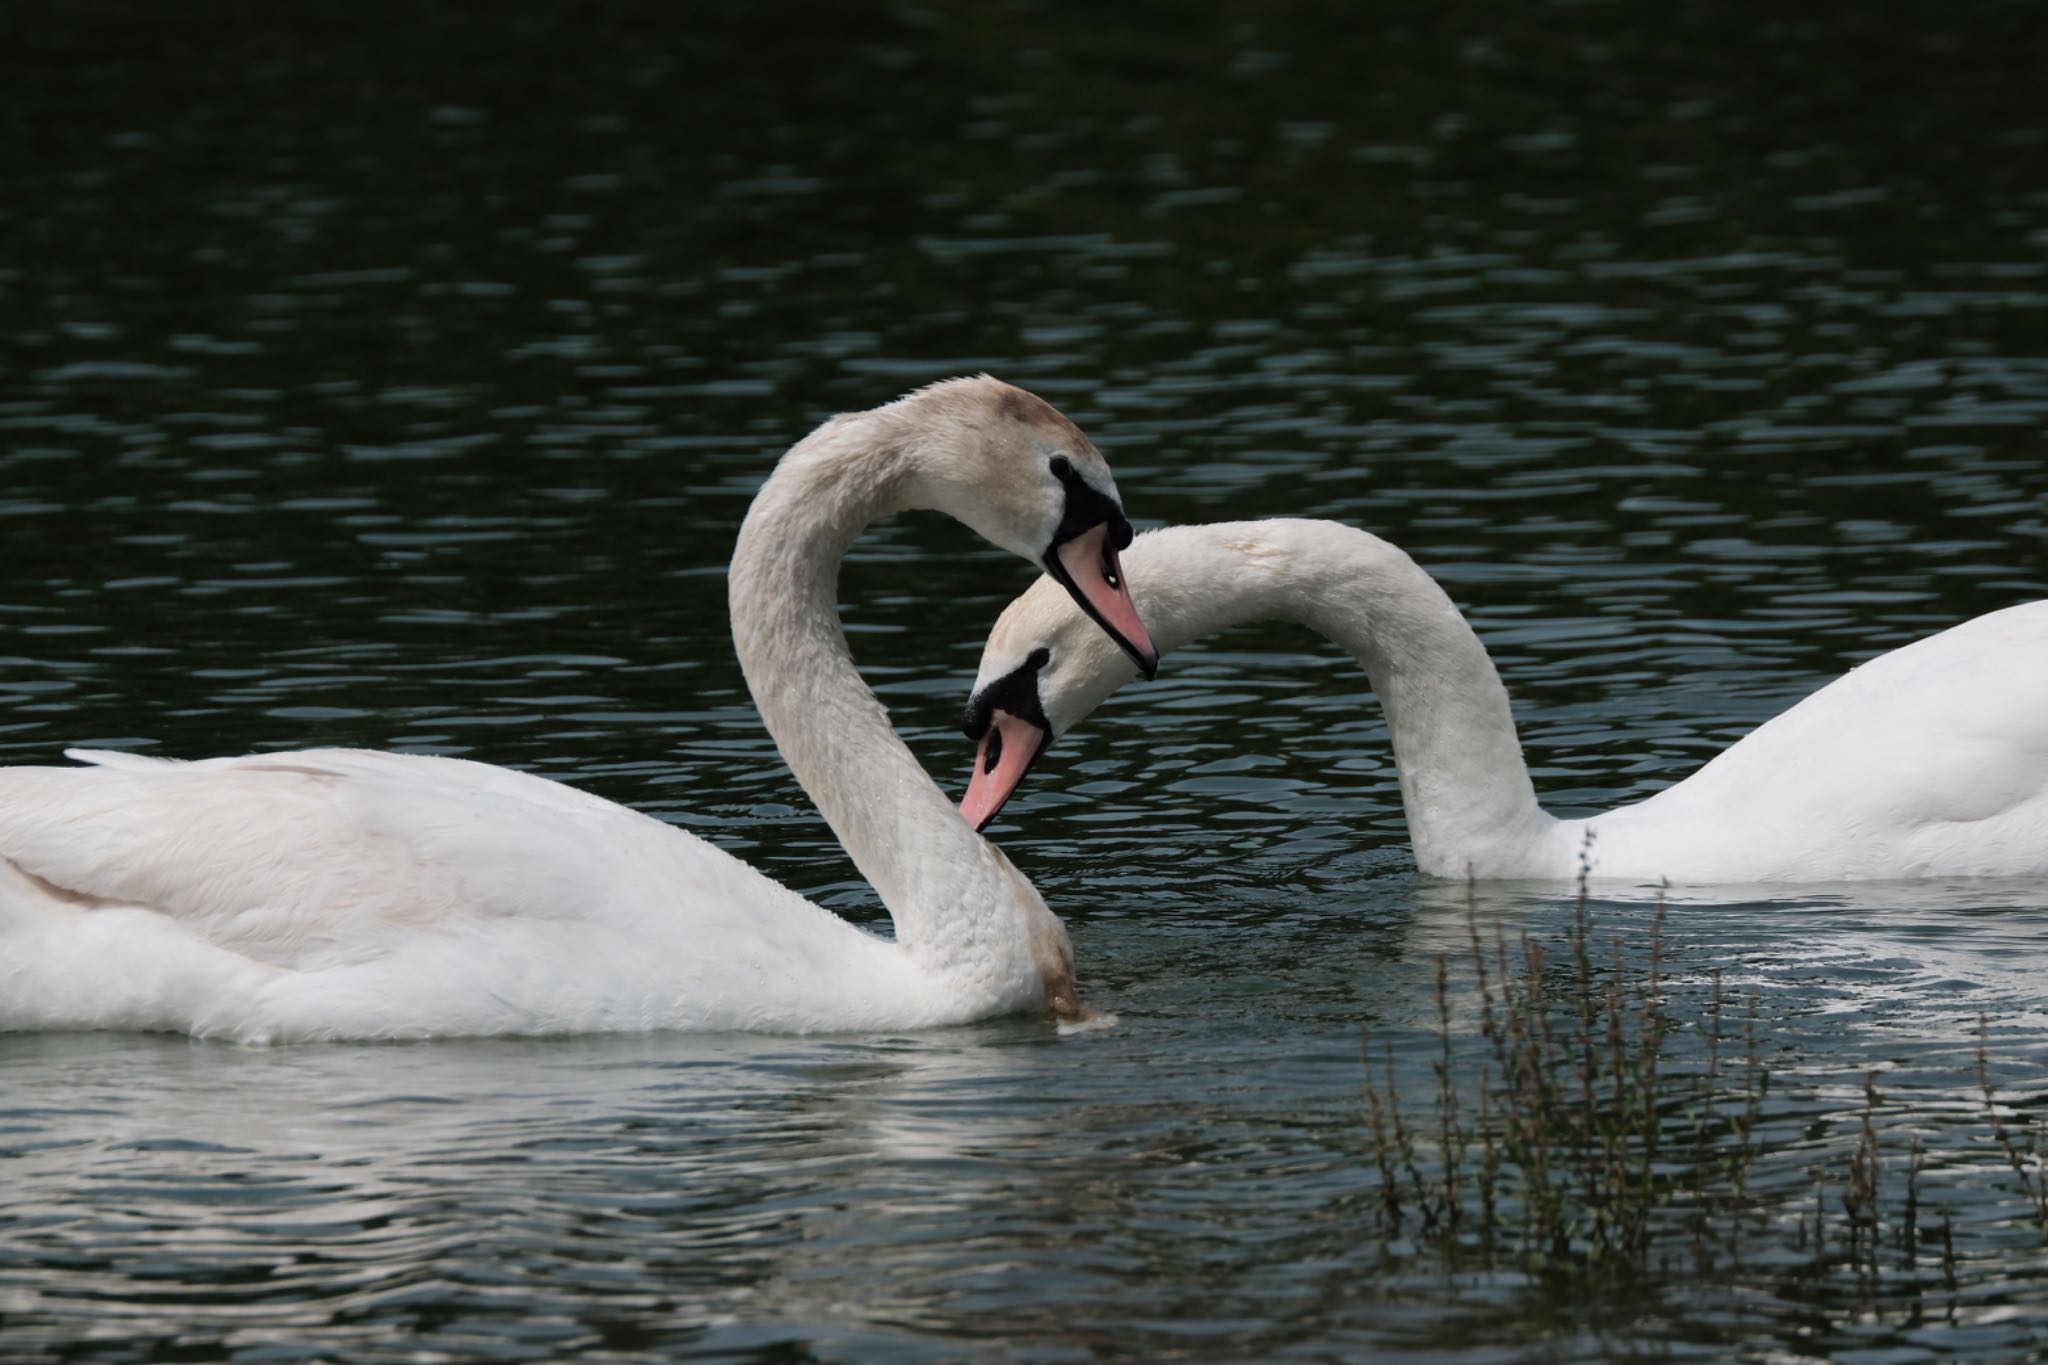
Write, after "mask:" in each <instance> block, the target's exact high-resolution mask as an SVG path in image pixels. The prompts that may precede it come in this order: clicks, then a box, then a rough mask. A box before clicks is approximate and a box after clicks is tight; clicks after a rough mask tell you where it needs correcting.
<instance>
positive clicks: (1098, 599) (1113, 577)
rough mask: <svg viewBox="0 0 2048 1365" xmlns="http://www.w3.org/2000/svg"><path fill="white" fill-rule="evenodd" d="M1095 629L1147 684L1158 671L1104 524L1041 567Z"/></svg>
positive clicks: (1156, 657) (1063, 547)
mask: <svg viewBox="0 0 2048 1365" xmlns="http://www.w3.org/2000/svg"><path fill="white" fill-rule="evenodd" d="M1045 567H1046V568H1047V569H1048V570H1050V571H1051V573H1052V576H1053V577H1054V578H1056V579H1058V580H1059V581H1060V583H1061V585H1062V586H1063V587H1065V588H1066V590H1067V591H1068V592H1070V593H1072V594H1073V595H1074V598H1075V600H1076V601H1078V602H1079V603H1080V604H1081V609H1082V610H1083V611H1085V612H1087V613H1088V615H1089V616H1091V617H1093V618H1094V620H1095V624H1096V625H1098V626H1101V627H1102V628H1103V629H1104V630H1106V631H1108V632H1109V636H1110V638H1111V639H1112V640H1115V641H1116V642H1117V644H1118V645H1119V646H1121V647H1122V649H1123V651H1124V653H1126V654H1128V655H1130V656H1131V662H1132V663H1134V664H1136V665H1137V666H1138V671H1139V672H1141V673H1143V674H1144V675H1145V677H1146V679H1147V680H1148V681H1149V680H1150V679H1151V678H1152V677H1153V675H1154V674H1156V673H1158V671H1159V651H1158V650H1157V649H1155V648H1154V647H1153V645H1152V636H1151V634H1150V632H1148V631H1147V630H1146V629H1145V623H1144V622H1143V621H1141V620H1139V619H1138V608H1137V604H1135V603H1134V602H1132V601H1131V590H1130V588H1129V587H1127V586H1126V585H1125V583H1124V570H1123V565H1122V564H1121V563H1120V562H1119V561H1118V559H1117V557H1116V545H1115V544H1114V543H1113V542H1111V540H1110V538H1109V523H1107V522H1104V523H1102V524H1101V525H1099V526H1093V527H1090V528H1089V529H1088V530H1086V531H1083V532H1082V533H1081V534H1080V535H1078V536H1075V537H1074V538H1073V539H1072V540H1069V541H1067V542H1066V543H1064V544H1062V545H1061V546H1059V548H1057V549H1056V550H1054V551H1053V553H1052V554H1051V555H1050V556H1048V557H1047V560H1046V566H1045Z"/></svg>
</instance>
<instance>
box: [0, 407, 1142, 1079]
mask: <svg viewBox="0 0 2048 1365" xmlns="http://www.w3.org/2000/svg"><path fill="white" fill-rule="evenodd" d="M913 507H928V508H936V509H938V510H940V511H944V512H948V513H950V514H952V515H953V516H955V517H958V518H959V519H960V520H962V521H965V522H966V523H968V524H969V525H970V526H972V527H974V528H975V529H976V530H978V531H980V532H981V533H982V534H983V535H985V536H987V537H988V538H989V539H991V540H993V541H995V542H996V543H997V544H1000V545H1002V546H1004V547H1006V548H1008V549H1011V550H1015V551H1017V552H1018V553H1020V554H1023V555H1025V556H1027V557H1028V558H1030V559H1032V560H1033V561H1034V562H1042V563H1044V564H1045V565H1046V566H1047V567H1048V568H1049V569H1050V570H1052V571H1053V572H1055V573H1056V574H1058V576H1059V577H1060V579H1061V580H1062V581H1063V582H1065V583H1066V584H1067V590H1068V591H1070V592H1072V593H1073V594H1074V596H1075V599H1076V600H1077V601H1078V602H1080V603H1081V604H1082V605H1083V607H1084V608H1085V609H1086V610H1087V611H1088V612H1089V613H1090V614H1091V615H1093V616H1094V617H1096V619H1098V620H1100V621H1101V622H1103V624H1104V626H1105V627H1106V628H1107V629H1109V630H1112V631H1115V632H1116V639H1117V641H1118V643H1119V644H1121V645H1122V646H1123V647H1125V648H1126V649H1129V650H1130V651H1131V653H1132V655H1133V657H1135V658H1137V659H1139V660H1140V661H1141V662H1142V664H1143V665H1144V666H1145V667H1147V668H1150V667H1151V665H1152V663H1153V662H1154V660H1155V659H1156V655H1154V653H1153V652H1152V647H1151V643H1150V641H1149V640H1148V639H1147V638H1146V636H1145V632H1144V627H1143V626H1142V625H1141V624H1140V623H1139V621H1138V617H1137V615H1136V613H1135V611H1134V610H1133V609H1132V607H1131V604H1130V596H1129V594H1128V592H1127V591H1126V590H1125V589H1124V587H1123V585H1122V580H1121V577H1120V575H1119V571H1118V567H1117V562H1116V550H1117V548H1118V547H1119V546H1120V545H1121V544H1124V543H1127V542H1128V540H1129V534H1130V533H1129V525H1128V523H1127V522H1126V521H1125V520H1124V516H1123V511H1122V508H1121V506H1120V504H1119V503H1118V501H1117V494H1116V487H1115V485H1114V484H1113V483H1112V482H1111V480H1110V475H1109V469H1108V467H1107V466H1106V465H1105V464H1104V463H1103V461H1102V457H1101V456H1100V455H1099V454H1097V453H1096V450H1095V448H1094V447H1093V446H1092V445H1091V444H1090V443H1089V441H1088V439H1087V437H1085V436H1083V435H1082V434H1081V432H1080V431H1079V430H1078V429H1076V428H1075V427H1074V425H1073V424H1072V423H1071V422H1069V421H1067V420H1066V418H1064V417H1062V416H1061V415H1060V414H1059V413H1058V412H1056V411H1054V410H1053V408H1052V407H1051V406H1050V405H1048V404H1046V403H1045V402H1043V401H1042V400H1040V399H1038V398H1035V397H1033V396H1032V395H1030V394H1028V393H1025V392H1024V391H1022V390H1021V389H1015V388H1011V387H1010V386H1008V385H1006V384H1001V383H998V382H997V381H995V380H993V379H988V378H981V379H969V380H954V381H951V382H948V383H945V384H938V385H934V386H932V387H931V388H928V389H924V390H921V391H919V392H918V393H915V394H912V395H911V396H909V397H908V398H905V399H903V400H901V401H899V402H896V403H892V404H889V405H888V406H886V407H882V408H877V409H875V410H874V411H871V412H864V413H856V414H850V415H846V416H841V417H838V418H835V419H833V420H832V421H830V422H827V423H826V424H825V425H823V426H822V427H820V428H818V430H816V431H815V432H813V433H812V434H811V435H810V436H808V437H806V438H805V439H804V440H803V441H802V442H800V443H799V444H798V445H797V446H796V447H795V448H794V449H792V450H791V451H790V452H789V453H788V454H787V455H785V456H784V457H783V459H782V461H781V463H780V464H778V465H777V467H776V469H775V472H774V474H773V475H772V476H771V477H770V478H769V479H768V481H767V483H766V484H764V485H763V487H762V489H761V491H760V494H759V495H758V496H757V497H756V498H755V499H754V503H753V506H752V508H751V509H750V510H749V511H748V513H747V519H746V523H745V525H743V526H742V527H741V529H740V535H739V543H738V546H737V547H736V549H735V550H734V553H733V561H732V574H731V600H732V619H733V635H734V641H735V644H736V646H737V649H738V652H739V656H740V662H741V665H742V668H743V669H744V671H745V674H746V678H747V683H748V686H749V687H750V688H751V689H752V690H753V693H754V697H755V700H756V703H757V704H758V705H759V707H760V709H761V713H762V717H763V719H764V720H765V721H766V723H767V726H768V728H769V731H770V732H771V733H772V734H773V735H774V736H775V739H776V743H777V745H778V746H779V747H780V749H781V751H782V754H783V757H784V758H785V759H786V760H787V761H788V763H789V765H790V767H791V769H793V770H794V771H795V773H796V776H797V779H798V780H799V781H800V782H802V783H803V784H804V786H805V789H806V790H807V791H809V792H810V793H811V795H812V796H813V797H814V798H815V799H816V801H817V803H818V807H819V809H820V810H821V811H822V812H823V813H824V816H825V819H826V820H827V821H828V822H829V823H830V824H831V826H832V828H833V830H834V831H835V832H836V833H837V834H838V835H839V836H840V838H841V840H842V841H843V842H844V844H845V845H846V848H847V851H848V852H849V853H850V854H851V855H852V857H853V860H854V862H855V863H856V864H857V865H858V866H859V867H860V869H861V871H862V872H863V873H864V874H866V875H867V877H868V879H869V880H870V881H871V882H873V883H874V885H875V888H876V890H877V891H878V892H879V893H880V895H881V898H882V901H883V903H884V904H885V905H886V906H888V908H889V912H890V914H891V916H892V917H893V918H894V920H895V923H896V930H897V940H896V942H894V943H891V942H889V941H887V940H885V939H881V938H877V937H875V936H874V935H871V934H868V933H866V932H864V931H862V930H860V929H858V928H856V927H855V926H853V925H851V924H848V923H847V922H845V921H844V920H841V919H840V918H838V917H837V916H835V915H833V914H832V913H831V912H830V911H828V910H825V909H823V908H821V907H819V906H817V905H814V904H812V903H811V902H809V901H807V900H804V899H803V898H802V897H800V896H797V895H795V894H794V893H792V892H790V891H788V890H786V889H784V888H783V887H781V886H779V885H777V884H776V883H774V882H772V881H770V880H769V879H768V878H766V877H764V876H762V875H761V874H760V873H758V872H756V871H754V870H753V869H752V868H750V867H748V866H746V865H745V864H744V863H741V862H739V861H738V860H737V859H735V858H733V857H731V856H729V855H728V854H726V853H724V852H722V851H721V850H719V849H717V848H714V847H713V846H711V845H710V844H707V843H704V842H703V841H701V840H699V839H697V838H695V837H693V836H691V835H689V834H686V833H683V832H682V831H680V830H677V829H675V828H672V827H671V826H669V825H666V824H663V823H662V822H660V821H658V820H655V819H652V818H650V817H648V816H644V815H640V814H637V813H635V812H633V811H630V810H627V809H626V808H624V807H622V806H617V805H614V804H612V803H611V802H608V801H603V800H599V799H598V798H596V797H593V796H589V795H586V794H585V793H583V792H579V791H576V790H574V789H572V788H569V787H566V786H562V785H560V784H558V783H554V782H550V781H546V780H544V779H541V778H536V777H529V776H526V775H524V774H521V773H516V772H511V771H508V770H506V769H503V768H494V767H490V766H488V765H485V764H481V763H471V762H465V761H462V760H457V759H448V758H431V757H423V756H417V755H402V754H385V753H372V752H365V751H350V750H310V751H306V752H302V753H291V754H260V755H251V756H249V757H245V758H217V759H208V760H205V761H203V762H197V763H174V762H165V761H162V760H157V759H150V758H138V757H133V756H129V755H120V754H104V753H85V752H75V753H74V754H73V757H76V758H80V759H83V760H86V761H87V762H89V763H91V764H93V765H94V766H92V767H88V768H14V769H7V770H0V1027H7V1028H14V1029H21V1028H76V1027H104V1028H155V1029H177V1030H186V1031H190V1032H193V1033H200V1034H211V1035H225V1036H229V1037H237V1038H247V1039H264V1038H274V1039H284V1038H335V1037H386V1036H417V1035H424V1034H451V1033H497V1032H569V1031H583V1030H602V1029H642V1028H691V1029H730V1028H751V1029H778V1030H808V1029H846V1028H869V1027H891V1028H893V1027H913V1026H919V1025H926V1024H936V1023H943V1022H949V1021H960V1020H966V1019H973V1018H978V1017H982V1016H986V1015H992V1014H998V1013H1002V1012H1006V1011H1011V1010H1020V1009H1026V1008H1031V1007H1041V1006H1046V1005H1049V1006H1050V1007H1051V1008H1052V1009H1053V1010H1054V1011H1055V1012H1056V1013H1058V1014H1060V1015H1062V1016H1063V1017H1067V1016H1073V1015H1075V1014H1077V1013H1078V1012H1079V1006H1078V1004H1077V1003H1076V1001H1075V997H1074V991H1073V981H1072V970H1073V966H1072V956H1071V953H1070V950H1069V948H1068V944H1067V935H1066V931H1065V930H1064V928H1063V927H1062V926H1061V924H1060V921H1059V920H1058V918H1057V917H1055V916H1054V915H1053V914H1052V912H1051V911H1049V910H1048V909H1046V907H1045V904H1044V902H1043V901H1041V900H1040V899H1039V897H1038V894H1037V893H1036V892H1035V891H1034V890H1033V889H1032V887H1031V885H1030V883H1029V882H1027V881H1026V880H1025V879H1024V878H1023V876H1022V875H1021V874H1020V873H1018V872H1017V870H1016V869H1015V868H1014V867H1012V866H1011V865H1010V863H1009V860H1008V859H1006V858H1005V857H1003V855H1002V854H1001V853H1000V852H998V851H997V850H996V849H995V848H994V847H993V846H992V845H990V844H988V843H987V842H985V841H984V840H982V839H980V838H979V837H977V836H976V835H974V834H973V833H972V832H971V831H969V830H967V829H966V828H965V827H963V826H962V825H961V824H960V822H959V820H958V819H957V818H955V817H954V815H953V812H952V810H951V807H950V804H949V802H948V801H947V799H946V797H945V795H944V794H943V793H941V792H940V791H939V789H938V788H937V787H936V786H934V785H933V783H932V781H931V779H930V778H929V777H927V776H926V775H925V772H924V770H923V768H922V767H920V766H919V765H918V763H917V761H916V759H914V758H913V757H912V756H911V753H910V751H909V750H908V749H907V748H906V747H905V746H904V745H903V743H902V741H901V740H899V739H898V738H897V737H896V735H895V733H894V731H892V730H891V729H890V727H889V722H888V718H887V714H886V713H885V712H884V711H883V709H882V707H881V706H880V704H879V703H877V701H876V700H875V697H874V695H873V693H871V692H869V691H868V689H867V688H866V686H865V685H864V684H863V683H862V682H861V678H860V674H859V673H858V672H857V671H856V670H855V668H854V666H853V660H852V656H851V655H850V654H849V652H848V650H847V646H846V640H845V637H844V635H843V634H842V632H841V629H840V624H839V618H838V614H837V610H836V607H835V605H834V588H835V582H836V578H837V571H838V565H839V560H840V557H841V555H842V554H843V553H844V552H845V550H846V548H847V546H848V545H850V544H851V543H852V541H853V539H854V537H855V536H856V535H858V534H859V533H860V530H861V528H862V527H863V526H865V525H866V524H867V523H868V522H869V521H870V520H872V519H874V518H875V517H877V516H880V515H883V514H885V513H888V512H893V511H897V510H900V509H904V508H913Z"/></svg>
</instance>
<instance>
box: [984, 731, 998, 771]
mask: <svg viewBox="0 0 2048 1365" xmlns="http://www.w3.org/2000/svg"><path fill="white" fill-rule="evenodd" d="M1002 760H1003V732H1002V731H1001V730H999V729H997V730H990V731H989V732H988V743H987V744H985V745H983V746H982V750H981V770H982V771H983V772H985V773H992V772H994V771H995V770H996V764H998V763H1000V762H1002Z"/></svg>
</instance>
